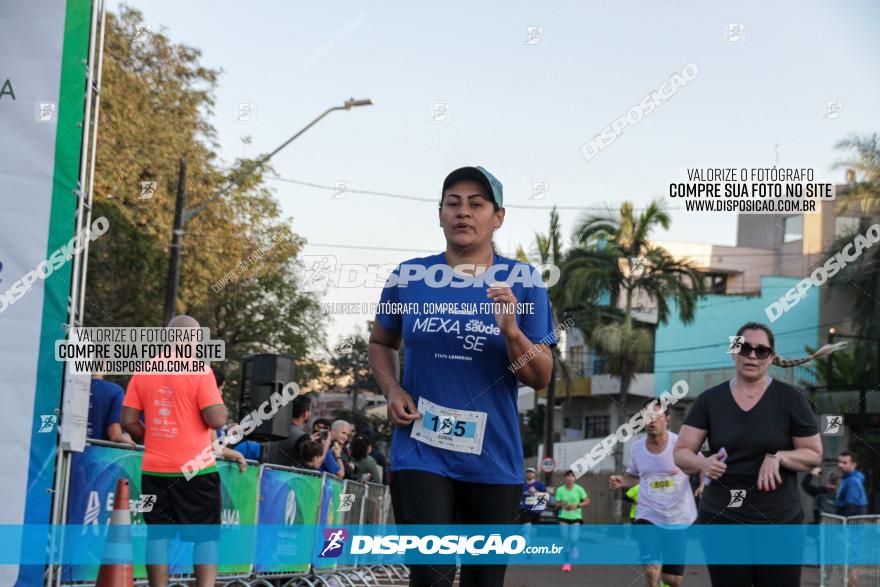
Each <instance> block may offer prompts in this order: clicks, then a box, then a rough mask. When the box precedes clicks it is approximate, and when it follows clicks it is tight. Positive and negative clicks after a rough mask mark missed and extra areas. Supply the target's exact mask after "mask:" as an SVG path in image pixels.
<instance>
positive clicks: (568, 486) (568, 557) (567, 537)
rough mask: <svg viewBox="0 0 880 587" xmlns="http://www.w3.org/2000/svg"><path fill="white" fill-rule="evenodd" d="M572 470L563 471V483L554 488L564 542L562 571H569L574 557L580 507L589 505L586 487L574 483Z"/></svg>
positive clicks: (579, 522) (578, 531)
mask: <svg viewBox="0 0 880 587" xmlns="http://www.w3.org/2000/svg"><path fill="white" fill-rule="evenodd" d="M574 480H575V476H574V472H573V471H566V472H565V485H561V486H559V487H557V488H556V505H557V506H559V508H560V509H559V513H558V514H557V516H558V518H559V523H560V524H562V539H563V543H564V544H565V564H564V565H562V570H563V571H571V561H572V559H573V558H576V555H575V554H574V552H575V547H576V545H577V541H578V538H579V536H580V528H578V526H580V524H581V522H583V519H584V516H583V513H582V512H581V508H582V507H585V506H588V505H590V497H589V496H588V495H587V491H586V489H584V488H583V487H581V486H580V485H576V484H575V482H574Z"/></svg>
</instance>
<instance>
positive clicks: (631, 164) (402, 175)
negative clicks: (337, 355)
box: [111, 0, 880, 337]
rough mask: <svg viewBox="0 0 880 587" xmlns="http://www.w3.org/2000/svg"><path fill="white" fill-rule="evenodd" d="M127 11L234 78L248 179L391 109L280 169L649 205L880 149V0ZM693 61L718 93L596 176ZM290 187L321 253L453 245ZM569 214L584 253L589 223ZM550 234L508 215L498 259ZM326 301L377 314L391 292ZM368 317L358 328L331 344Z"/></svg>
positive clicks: (405, 222)
mask: <svg viewBox="0 0 880 587" xmlns="http://www.w3.org/2000/svg"><path fill="white" fill-rule="evenodd" d="M128 4H130V5H132V6H134V7H136V8H138V9H139V10H141V11H142V12H143V13H144V17H145V20H146V22H147V23H148V24H150V25H151V26H152V27H153V28H154V29H157V28H159V27H166V28H167V34H169V35H170V37H171V38H172V39H174V40H175V41H178V42H183V43H186V44H188V45H191V46H194V47H198V48H199V49H201V51H202V53H203V62H204V63H205V64H206V65H208V66H211V67H219V68H222V69H223V71H224V73H223V75H222V76H221V78H220V83H219V88H218V92H217V107H216V112H215V119H214V124H215V126H216V127H217V129H218V132H219V138H220V142H221V148H222V150H221V152H222V155H223V157H224V158H225V159H227V160H231V159H232V158H233V157H235V156H241V155H248V156H252V155H255V154H257V153H258V152H265V151H268V150H271V149H272V148H274V147H275V146H277V145H278V144H280V143H281V142H283V141H284V140H285V139H286V138H287V137H288V136H290V135H291V134H293V133H294V132H295V131H297V130H298V129H299V128H301V127H302V126H303V125H304V124H306V123H307V122H308V121H309V120H311V119H312V118H313V117H315V116H316V115H317V114H319V113H320V112H322V111H323V110H324V109H326V108H327V107H329V106H332V105H336V104H340V103H341V102H342V101H344V100H345V99H346V98H349V97H352V96H353V97H355V98H372V99H373V100H374V101H376V105H375V106H371V107H365V108H359V109H355V110H353V111H350V112H336V113H333V114H331V115H330V116H329V117H328V118H326V119H325V120H323V121H322V122H320V123H319V124H318V126H316V127H314V128H313V129H311V130H310V131H309V132H308V133H307V134H305V135H304V136H303V137H301V138H300V139H299V140H297V141H296V142H294V143H293V144H292V145H290V147H288V148H287V149H286V150H285V151H284V152H282V153H281V154H280V155H279V156H278V157H277V158H276V159H275V160H274V167H275V169H276V170H277V171H278V173H280V174H281V175H282V176H285V177H288V178H292V179H297V180H303V181H307V182H314V183H317V184H322V185H331V186H332V185H333V183H334V182H335V181H349V182H351V187H352V189H355V190H358V189H363V190H375V191H383V192H391V193H395V194H410V195H414V196H420V197H437V196H439V189H440V184H441V182H442V179H443V177H444V176H445V174H446V173H448V172H449V171H451V170H452V169H454V168H456V167H458V166H461V165H466V164H481V165H483V166H485V167H487V168H488V169H489V170H490V171H492V172H493V173H494V174H495V175H496V176H498V178H499V179H500V180H501V181H502V183H503V184H504V187H505V201H506V202H507V203H510V204H524V205H544V206H550V205H553V204H557V205H560V206H597V205H599V206H601V205H603V204H604V203H614V204H618V203H619V202H621V201H623V200H625V199H630V200H633V201H635V202H636V203H637V204H644V203H645V202H647V201H648V200H650V199H651V198H653V197H657V196H660V195H662V194H663V193H664V191H665V184H666V183H667V182H668V181H669V180H670V179H673V178H676V177H678V176H679V174H680V170H681V169H682V168H684V167H688V166H697V165H708V164H712V165H721V166H736V167H750V166H766V165H772V164H773V162H774V144H776V143H779V144H780V145H781V150H780V164H781V165H786V166H796V167H815V168H816V169H817V176H818V177H819V178H822V179H827V180H829V181H835V182H840V181H841V180H842V177H843V173H842V171H840V170H832V169H831V165H832V164H833V163H834V161H835V160H837V159H838V158H839V157H840V154H839V153H837V152H835V150H834V149H833V146H834V143H835V142H836V141H838V140H839V139H841V138H843V137H844V136H846V135H847V134H849V133H851V132H854V131H858V132H874V131H877V130H878V124H877V122H878V115H877V105H878V104H880V75H878V72H880V41H878V35H877V31H878V30H880V29H878V25H880V4H878V3H877V2H875V1H871V0H861V1H852V2H830V1H822V2H819V1H800V2H793V1H789V2H772V3H771V2H759V1H754V0H749V1H741V2H736V3H731V2H723V3H722V2H698V1H696V0H653V1H643V0H639V1H627V2H615V3H610V2H595V1H594V2H554V3H552V4H546V3H538V2H503V3H502V2H483V3H473V2H458V1H456V2H446V3H442V4H436V5H433V4H427V3H416V2H400V1H395V2H384V3H381V4H374V5H370V4H366V3H355V2H349V1H338V2H333V3H301V2H283V1H280V0H278V1H253V2H240V1H239V2H232V1H228V0H212V1H211V2H207V1H198V2H194V1H181V0H149V1H146V0H135V1H129V2H128ZM116 6H118V2H115V1H114V2H111V7H116ZM346 23H350V25H349V26H348V27H346ZM730 23H742V24H743V25H744V34H743V38H742V40H741V41H740V42H736V43H731V42H728V41H727V40H726V37H727V28H728V24H730ZM530 26H540V27H543V37H542V38H541V40H540V41H539V42H538V43H537V44H533V45H528V44H525V41H526V37H527V28H528V27H530ZM346 29H351V30H349V31H348V32H347V33H345V32H340V31H345V30H346ZM337 32H340V33H339V34H338V35H337V39H338V40H335V41H334V34H336V33H337ZM322 43H327V45H328V48H327V50H326V52H323V51H322V50H321V47H322ZM316 50H318V51H321V52H322V53H323V54H322V55H321V56H320V57H319V58H318V59H317V60H315V61H314V62H312V63H309V59H310V55H312V54H313V52H314V51H316ZM689 62H694V63H696V64H697V65H698V66H699V76H698V77H697V79H695V80H694V81H692V82H691V83H690V84H688V85H687V86H685V87H684V88H682V89H680V91H679V92H678V93H677V94H676V95H675V96H674V97H673V98H672V99H670V100H669V101H668V102H666V103H664V104H663V105H661V106H660V107H659V108H657V109H656V110H655V111H654V112H653V113H652V114H650V115H649V116H646V117H645V118H643V119H642V121H641V122H640V123H639V124H637V125H635V126H629V127H627V128H626V130H625V131H624V133H623V134H622V135H621V136H619V137H618V138H617V140H616V141H615V142H614V143H612V144H611V145H610V146H608V147H607V148H606V149H605V150H604V151H602V152H601V153H599V154H598V155H596V156H595V157H594V158H593V159H591V160H590V161H587V160H585V159H584V157H583V156H582V154H581V153H580V146H581V145H582V144H583V143H585V142H586V141H588V140H589V139H590V138H592V137H593V136H594V135H595V134H597V133H599V132H600V131H601V130H602V129H603V128H604V127H606V126H608V125H609V124H610V123H611V122H612V121H613V120H614V119H616V118H618V117H619V116H620V115H622V114H623V113H625V112H626V110H627V109H629V108H630V107H631V106H634V105H636V104H638V102H639V100H641V98H642V97H643V96H645V95H646V94H648V93H650V92H651V91H653V90H654V89H656V88H657V87H658V86H659V85H660V84H661V83H662V82H664V81H665V80H666V79H667V78H668V77H669V76H670V75H671V74H672V73H674V72H676V71H680V70H681V68H682V67H683V66H684V65H685V64H687V63H689ZM826 100H840V101H842V109H841V111H840V115H839V117H838V118H836V119H825V118H823V114H824V113H825V102H826ZM240 102H252V103H254V104H255V105H256V112H257V114H256V121H255V122H252V123H244V122H238V121H236V120H235V119H234V114H235V112H236V104H237V103H240ZM435 102H445V103H448V104H449V108H450V115H449V119H448V120H447V121H445V122H436V121H431V120H430V119H429V114H430V110H431V105H432V103H435ZM244 135H252V136H253V143H252V145H250V146H248V147H246V146H244V145H243V144H242V143H241V141H240V138H241V137H242V136H244ZM532 182H549V189H550V192H549V195H548V196H547V197H546V198H545V199H544V200H541V201H535V200H530V199H529V195H530V192H531V183H532ZM270 184H271V185H272V187H274V188H276V190H277V191H276V195H277V198H278V199H279V201H280V202H281V203H282V206H283V209H284V211H285V213H286V214H287V215H289V216H292V217H293V226H292V228H293V230H294V231H295V232H297V233H299V234H302V235H304V236H305V237H306V238H307V239H308V240H309V241H310V242H311V243H321V244H340V245H353V246H354V247H358V246H363V245H369V246H375V247H394V248H411V249H416V250H434V251H439V250H441V249H442V248H443V236H442V232H441V229H440V228H439V226H438V225H437V221H436V213H437V212H436V206H435V205H434V204H432V203H426V202H413V201H403V200H396V199H389V198H384V197H377V196H370V195H361V194H348V195H347V196H346V197H345V198H344V199H331V198H330V195H331V192H330V191H329V190H327V191H325V190H320V189H315V188H311V187H304V186H301V185H295V184H289V183H281V182H278V181H272V182H270ZM561 217H562V221H563V227H564V229H565V234H566V236H567V235H568V233H569V232H570V229H571V227H572V226H573V225H574V223H575V221H576V219H577V217H578V212H577V211H572V210H565V211H563V212H562V213H561ZM547 220H548V211H546V210H520V209H509V210H508V215H507V220H506V222H505V225H504V227H503V228H502V229H501V230H500V231H499V233H498V234H497V236H496V243H497V244H498V246H499V247H500V248H501V250H502V251H505V252H512V251H513V249H514V248H515V246H516V244H517V243H525V244H528V243H531V241H532V235H533V233H534V232H535V231H536V230H541V231H543V230H546V225H547ZM735 232H736V216H735V214H733V213H715V214H712V215H707V214H703V215H697V214H696V213H690V214H688V213H686V212H684V211H681V212H677V213H675V214H674V215H673V224H672V227H671V230H670V231H669V232H668V233H666V234H658V235H657V236H658V237H659V238H662V239H666V240H677V241H694V242H707V243H709V242H711V243H719V244H733V243H734V240H735ZM305 253H306V254H314V255H319V254H334V255H336V256H337V258H338V261H339V262H340V263H376V264H381V263H391V262H398V261H401V260H404V259H406V258H408V257H411V256H416V255H417V254H418V253H417V252H413V253H407V252H396V251H371V250H366V249H363V248H328V247H324V246H319V245H318V244H312V245H308V246H307V247H306V249H305ZM326 299H328V300H335V301H348V300H352V299H356V300H357V301H375V300H377V299H378V290H376V291H359V292H354V291H352V290H349V291H347V292H339V291H338V290H337V291H336V292H334V293H332V294H330V295H328V296H327V298H326ZM365 318H366V317H345V318H342V317H339V318H337V319H336V325H335V326H334V327H333V328H331V334H332V335H333V336H334V337H335V335H336V334H340V333H342V332H346V331H348V330H350V329H351V326H352V325H353V324H354V323H358V324H362V323H363V320H364V319H365Z"/></svg>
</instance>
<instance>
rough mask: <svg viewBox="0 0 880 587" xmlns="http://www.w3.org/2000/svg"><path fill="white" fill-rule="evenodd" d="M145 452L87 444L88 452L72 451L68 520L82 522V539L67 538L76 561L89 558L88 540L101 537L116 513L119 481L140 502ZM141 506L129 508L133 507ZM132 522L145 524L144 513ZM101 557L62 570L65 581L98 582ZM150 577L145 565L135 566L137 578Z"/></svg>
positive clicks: (135, 514) (66, 545)
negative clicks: (127, 485) (125, 483)
mask: <svg viewBox="0 0 880 587" xmlns="http://www.w3.org/2000/svg"><path fill="white" fill-rule="evenodd" d="M141 456H142V453H140V452H137V451H133V450H125V449H120V448H112V447H107V446H91V445H90V446H87V447H86V450H85V452H81V453H72V455H71V460H70V485H69V494H68V498H67V523H68V524H76V525H79V528H78V529H77V530H75V531H74V532H79V534H80V535H81V537H82V538H83V539H82V540H72V541H65V542H66V543H67V544H65V547H66V548H72V549H74V552H72V553H69V554H70V556H71V559H72V560H89V559H88V558H86V553H87V552H89V548H88V539H89V538H97V537H98V536H100V535H101V534H102V531H103V529H104V527H105V526H106V525H107V524H108V523H109V522H110V514H112V513H113V502H114V499H115V492H116V482H117V481H118V480H119V479H127V480H128V483H129V503H130V504H133V503H136V502H139V501H140V493H141V491H140V487H141ZM132 509H137V508H133V507H129V510H132ZM131 522H132V524H143V523H144V519H143V515H142V514H140V513H138V512H132V514H131ZM99 564H100V558H98V559H95V560H94V562H92V563H91V564H87V565H76V566H70V565H67V566H65V567H64V569H63V571H62V580H63V581H94V580H95V578H97V576H98V565H99ZM146 576H147V573H146V569H145V568H144V567H138V568H135V578H145V577H146Z"/></svg>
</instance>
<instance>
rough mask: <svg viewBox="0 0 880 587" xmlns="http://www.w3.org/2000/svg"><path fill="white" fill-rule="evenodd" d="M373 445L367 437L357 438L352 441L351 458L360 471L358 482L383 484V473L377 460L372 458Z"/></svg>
mask: <svg viewBox="0 0 880 587" xmlns="http://www.w3.org/2000/svg"><path fill="white" fill-rule="evenodd" d="M372 452H373V443H372V442H370V440H369V439H368V438H367V437H365V436H356V437H355V438H354V439H353V440H352V441H351V458H352V460H354V463H355V465H356V466H357V471H358V481H361V482H362V483H365V482H367V481H369V482H371V483H381V482H382V473H381V471H380V469H379V465H378V464H377V463H376V459H374V458H373V457H372V454H371V453H372Z"/></svg>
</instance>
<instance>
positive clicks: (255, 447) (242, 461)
mask: <svg viewBox="0 0 880 587" xmlns="http://www.w3.org/2000/svg"><path fill="white" fill-rule="evenodd" d="M211 372H212V373H213V374H214V381H215V382H216V383H217V389H218V390H219V391H220V397H221V398H222V397H223V388H224V387H226V376H225V375H224V374H223V371H221V370H220V369H218V368H217V367H211ZM229 426H231V424H226V425H225V426H221V427H220V428H217V429H216V430H211V442H212V443H213V442H214V441H215V440H217V438H219V437H221V436H225V435H226V429H227V428H228V427H229ZM234 446H235V448H232V447H230V446H224V447H223V449H222V450H221V454H220V456H221V457H222V458H223V459H225V460H227V461H235V462H237V463H238V470H239V471H241V472H242V473H244V472H245V471H247V460H246V459H251V460H254V461H259V460H260V445H259V443H256V442H254V441H252V440H244V441H242V442H239V443H238V444H236V445H234Z"/></svg>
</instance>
